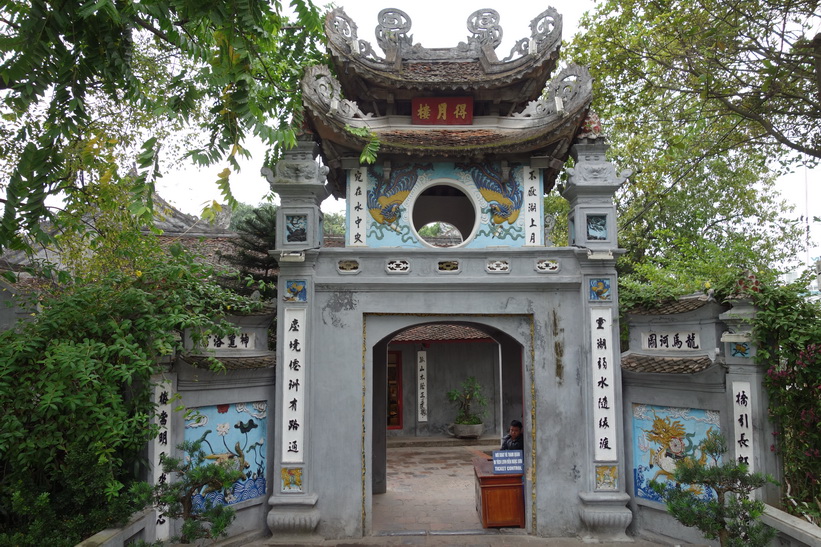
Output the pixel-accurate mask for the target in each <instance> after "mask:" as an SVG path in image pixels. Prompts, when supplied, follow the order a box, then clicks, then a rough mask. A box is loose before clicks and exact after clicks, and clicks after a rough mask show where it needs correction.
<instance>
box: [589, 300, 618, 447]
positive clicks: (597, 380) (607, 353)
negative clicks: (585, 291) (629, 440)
mask: <svg viewBox="0 0 821 547" xmlns="http://www.w3.org/2000/svg"><path fill="white" fill-rule="evenodd" d="M590 320H591V323H590V335H591V337H592V340H591V344H592V345H591V350H592V351H591V355H592V356H593V359H592V367H593V371H592V376H591V378H592V379H593V422H594V423H593V429H594V431H595V432H596V433H595V437H594V441H593V442H594V443H595V446H594V453H595V458H596V461H615V460H616V459H618V446H617V442H616V438H617V437H616V387H615V373H614V370H613V324H612V321H613V311H612V310H611V309H610V308H591V310H590Z"/></svg>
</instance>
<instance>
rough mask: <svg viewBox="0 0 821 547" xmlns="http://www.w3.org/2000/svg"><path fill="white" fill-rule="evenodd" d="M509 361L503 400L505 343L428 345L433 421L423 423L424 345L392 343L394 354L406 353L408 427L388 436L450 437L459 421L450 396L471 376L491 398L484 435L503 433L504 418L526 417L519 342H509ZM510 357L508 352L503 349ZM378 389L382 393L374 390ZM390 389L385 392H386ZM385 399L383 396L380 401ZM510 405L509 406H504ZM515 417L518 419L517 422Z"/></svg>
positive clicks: (404, 423)
mask: <svg viewBox="0 0 821 547" xmlns="http://www.w3.org/2000/svg"><path fill="white" fill-rule="evenodd" d="M508 345H509V346H511V348H510V349H509V350H508V351H507V353H508V357H509V359H510V361H509V362H506V364H505V366H503V367H502V369H503V371H504V372H503V376H502V378H503V379H504V380H503V382H504V383H503V387H504V398H503V399H502V398H500V396H499V389H500V384H499V381H500V378H499V344H497V343H496V342H442V343H435V342H434V343H428V344H427V347H425V348H424V351H425V352H426V353H427V361H428V384H427V392H428V421H427V422H420V421H419V420H418V415H417V407H418V405H419V400H418V399H417V377H416V368H415V365H416V353H417V351H418V350H419V349H420V348H422V345H421V344H412V343H402V344H391V345H390V351H399V352H401V354H402V391H403V407H402V429H389V430H387V435H388V436H419V437H422V436H437V435H447V434H448V433H447V428H448V426H449V425H450V424H452V423H453V420H454V419H455V417H456V407H455V406H454V404H453V403H451V402H450V401H449V400H448V399H447V392H448V391H450V390H451V389H456V388H459V387H460V386H461V384H462V382H463V381H464V380H465V379H466V378H468V377H469V376H474V377H475V378H476V379H477V380H478V381H479V383H480V384H481V385H482V387H483V392H484V394H485V397H486V398H487V400H488V406H487V408H486V411H485V414H484V417H483V423H484V424H485V431H484V435H494V434H496V435H499V434H501V433H502V431H503V430H504V427H502V426H503V425H504V424H503V423H500V422H499V415H500V410H501V413H502V415H503V416H505V417H506V416H508V415H510V416H516V417H517V419H520V416H521V413H522V378H521V368H522V367H521V349H518V350H516V348H518V347H519V346H518V344H516V343H515V342H509V343H508ZM503 353H504V351H503ZM374 389H382V388H377V386H376V385H375V386H374ZM383 391H384V389H382V392H383ZM380 400H381V397H380ZM503 401H504V406H503V407H502V406H501V405H503ZM511 419H512V418H511Z"/></svg>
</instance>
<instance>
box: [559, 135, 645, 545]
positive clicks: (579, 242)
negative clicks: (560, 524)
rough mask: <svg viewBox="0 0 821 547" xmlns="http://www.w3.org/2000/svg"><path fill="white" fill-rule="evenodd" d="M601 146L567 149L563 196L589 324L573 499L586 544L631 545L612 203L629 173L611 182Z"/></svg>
mask: <svg viewBox="0 0 821 547" xmlns="http://www.w3.org/2000/svg"><path fill="white" fill-rule="evenodd" d="M607 148H608V145H607V144H606V143H605V140H604V138H601V137H599V136H598V135H595V134H593V135H592V136H590V137H587V138H584V139H582V141H581V142H577V143H576V144H574V145H573V147H572V148H571V154H572V156H573V158H574V159H575V160H576V165H575V167H574V168H573V169H572V171H571V174H570V180H569V183H568V186H567V188H566V189H565V190H564V192H563V195H564V196H565V197H566V198H567V199H568V200H569V201H570V208H571V212H570V215H569V223H570V225H569V233H570V237H571V241H570V243H571V244H572V245H575V246H576V247H577V248H578V251H577V253H578V255H579V261H580V266H581V269H582V273H583V279H584V281H583V291H584V293H583V294H584V301H585V303H586V309H587V316H588V323H587V324H588V327H587V332H588V337H587V340H588V344H589V345H588V346H587V348H586V352H585V353H586V359H587V361H588V364H587V366H586V372H585V375H586V380H585V386H584V389H585V392H586V393H587V400H588V405H589V409H590V411H589V413H588V415H589V417H590V421H589V422H588V433H589V434H588V439H589V442H590V449H589V452H588V458H589V459H588V461H587V465H588V469H589V475H588V477H587V482H588V484H589V485H590V487H589V488H590V490H589V491H582V492H579V498H580V499H581V502H582V506H581V519H582V522H583V523H584V525H585V529H586V534H585V539H587V540H590V541H630V538H629V537H628V536H627V535H626V529H627V526H628V525H629V524H630V522H631V521H632V519H633V514H632V513H631V512H630V510H629V509H628V508H627V507H626V505H627V502H628V501H629V500H630V496H629V495H628V494H627V493H626V492H625V485H626V480H625V476H624V473H625V465H624V427H623V423H622V410H621V407H622V400H621V399H622V390H621V368H620V363H619V356H620V352H619V328H618V307H617V302H618V284H617V281H616V269H615V256H614V255H615V254H616V253H617V252H618V244H617V238H616V206H615V203H614V201H613V196H614V194H615V192H616V190H617V189H618V188H619V186H621V184H622V183H623V182H624V180H625V179H626V178H627V175H628V174H629V173H621V174H620V175H618V176H617V175H616V169H615V166H614V165H613V164H612V163H610V162H609V161H607V158H606V157H605V153H606V151H607Z"/></svg>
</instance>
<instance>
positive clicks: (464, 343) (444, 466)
mask: <svg viewBox="0 0 821 547" xmlns="http://www.w3.org/2000/svg"><path fill="white" fill-rule="evenodd" d="M420 352H422V353H423V355H424V356H425V358H426V361H427V362H426V364H427V369H426V372H427V376H426V377H425V380H424V381H425V382H427V385H425V390H424V391H425V392H426V396H427V397H428V401H427V407H428V415H427V416H426V418H427V419H423V420H420V413H419V409H418V405H420V400H419V396H420V389H419V387H420V385H419V384H420V382H421V381H422V380H420V377H419V375H418V370H417V365H418V363H417V360H418V358H419V357H418V356H419V353H420ZM373 355H374V363H373V365H374V369H373V378H374V386H373V388H374V394H378V395H375V396H374V401H373V438H372V442H373V456H372V462H371V463H372V465H371V469H372V485H373V494H387V495H385V496H374V501H373V511H374V514H373V518H374V520H373V523H374V524H373V526H374V530H375V531H401V530H404V531H413V530H415V531H418V530H427V531H436V530H437V529H439V530H443V531H448V530H449V531H454V530H474V529H480V528H481V525H480V523H479V521H478V516H476V515H475V509H474V486H473V467H472V464H471V459H472V458H473V457H476V456H478V455H481V454H483V453H484V454H489V452H490V451H492V450H494V449H497V448H498V445H499V439H500V438H501V436H502V435H503V433H504V431H505V429H506V427H505V425H506V424H507V423H509V422H510V420H513V419H518V420H522V418H523V413H524V408H525V405H524V402H523V367H522V346H521V345H520V344H519V343H518V342H516V341H515V340H514V339H512V338H511V337H510V336H508V335H507V334H505V333H503V332H501V331H499V330H497V329H493V328H489V327H486V326H484V325H481V324H477V323H463V322H459V323H428V324H421V325H415V326H413V327H410V328H408V329H404V330H403V331H400V332H397V333H394V334H393V335H391V336H389V337H386V339H384V340H382V341H380V342H379V343H378V344H376V346H375V347H374V353H373ZM467 376H475V377H477V379H479V380H480V382H481V383H482V385H483V387H486V391H487V392H486V396H487V398H488V400H489V402H490V404H489V406H488V409H487V414H486V416H485V424H486V425H485V431H484V433H483V436H482V438H481V439H478V440H458V439H455V438H454V437H452V436H451V435H449V434H448V433H447V426H448V424H449V423H450V422H452V420H453V417H454V416H455V408H454V407H453V406H452V405H451V404H450V403H449V402H448V401H447V398H446V395H445V394H446V392H447V391H448V390H449V389H453V388H455V387H458V384H459V383H461V381H462V380H463V379H464V378H466V377H467ZM397 390H398V391H397ZM397 401H398V402H397ZM400 408H401V418H399V419H397V418H396V417H395V416H394V415H393V412H395V411H397V410H398V409H400ZM426 481H431V482H430V484H427V485H426ZM389 485H390V488H389ZM439 488H444V490H443V491H442V492H438V489H439ZM398 507H404V508H405V509H402V510H400V509H398ZM456 507H459V508H461V509H459V512H458V515H459V516H458V518H456V517H455V516H454V518H447V517H446V515H448V514H449V513H453V512H454V510H455V508H456ZM397 512H402V513H403V514H402V515H399V514H397ZM453 514H454V515H455V513H453Z"/></svg>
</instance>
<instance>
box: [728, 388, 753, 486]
mask: <svg viewBox="0 0 821 547" xmlns="http://www.w3.org/2000/svg"><path fill="white" fill-rule="evenodd" d="M733 433H734V434H735V453H736V458H737V459H738V461H739V463H746V464H747V465H748V466H749V468H748V470H749V471H750V473H752V472H753V471H755V469H754V467H753V400H752V397H751V393H750V382H733Z"/></svg>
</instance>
